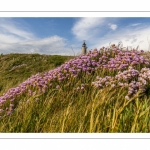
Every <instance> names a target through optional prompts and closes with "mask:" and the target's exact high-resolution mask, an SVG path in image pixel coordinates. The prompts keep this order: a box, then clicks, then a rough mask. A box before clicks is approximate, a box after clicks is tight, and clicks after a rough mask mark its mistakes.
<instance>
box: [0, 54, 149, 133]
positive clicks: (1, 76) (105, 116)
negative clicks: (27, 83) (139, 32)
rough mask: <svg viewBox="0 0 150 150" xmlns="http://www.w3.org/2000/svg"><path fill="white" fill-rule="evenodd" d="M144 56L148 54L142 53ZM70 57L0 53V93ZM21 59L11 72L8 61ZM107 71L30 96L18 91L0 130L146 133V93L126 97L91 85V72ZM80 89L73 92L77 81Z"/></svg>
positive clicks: (121, 90) (147, 97)
mask: <svg viewBox="0 0 150 150" xmlns="http://www.w3.org/2000/svg"><path fill="white" fill-rule="evenodd" d="M147 56H148V55H147ZM70 58H71V57H65V56H64V57H63V56H45V55H38V54H33V55H29V54H10V55H3V56H1V57H0V61H1V63H0V68H1V72H0V86H1V93H3V92H4V91H7V90H8V89H9V88H11V87H14V86H16V85H17V84H19V83H21V82H22V81H24V80H25V79H27V78H28V77H30V76H31V75H32V74H36V73H37V72H44V71H48V70H50V69H53V68H55V67H56V66H58V65H60V64H62V63H63V62H65V61H66V60H69V59H70ZM21 64H27V66H22V67H20V68H18V69H15V70H13V71H9V70H10V69H12V68H13V67H14V66H17V65H21ZM97 75H99V76H102V77H103V76H105V75H113V73H112V72H108V71H107V72H106V70H98V71H97V72H96V73H95V74H93V75H92V76H91V75H83V76H81V77H80V78H75V79H72V80H71V81H69V82H68V81H67V82H66V83H64V85H62V87H61V88H60V89H56V90H54V89H50V88H49V90H48V91H47V92H46V93H44V94H41V95H40V94H39V95H35V96H32V97H29V96H26V95H25V96H22V97H21V98H20V99H18V104H17V107H16V108H15V110H14V112H13V114H12V115H11V116H7V117H3V118H1V120H0V132H4V133H6V132H15V133H16V132H17V133H18V132H19V133H20V132H21V133H22V132H23V133H24V132H29V133H37V132H38V133H41V132H44V133H47V132H50V133H64V132H65V133H66V132H67V133H85V132H86V133H92V132H94V133H105V132H106V133H107V132H109V133H116V132H117V133H118V132H119V133H120V132H124V133H126V132H127V133H134V132H135V133H137V132H138V133H147V132H150V96H149V95H138V94H136V95H135V96H134V97H133V98H132V99H130V100H126V99H125V98H124V97H125V95H126V93H127V91H126V90H124V89H121V88H120V89H115V90H114V89H111V88H108V87H107V88H104V89H102V90H97V89H96V88H94V87H93V86H92V85H91V82H92V81H94V80H95V78H96V76H97ZM67 83H70V84H67ZM83 83H84V84H88V86H85V90H83V91H79V92H76V91H75V88H76V87H78V86H79V85H81V84H83Z"/></svg>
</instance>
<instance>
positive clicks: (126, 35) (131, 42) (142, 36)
mask: <svg viewBox="0 0 150 150" xmlns="http://www.w3.org/2000/svg"><path fill="white" fill-rule="evenodd" d="M147 39H148V41H149V42H148V41H147ZM120 41H121V42H122V43H123V46H124V47H127V46H129V47H132V48H136V47H137V46H139V49H143V50H149V49H148V47H149V45H150V27H149V26H147V27H145V26H144V27H142V26H141V27H140V29H139V28H134V29H133V28H123V29H121V30H117V31H116V32H114V33H112V32H111V33H107V34H106V35H104V37H103V38H99V39H97V41H95V43H94V44H93V45H91V47H94V48H95V47H96V48H98V49H99V48H101V47H103V46H105V47H107V46H109V43H111V44H118V43H119V42H120Z"/></svg>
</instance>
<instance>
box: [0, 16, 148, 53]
mask: <svg viewBox="0 0 150 150" xmlns="http://www.w3.org/2000/svg"><path fill="white" fill-rule="evenodd" d="M83 40H86V44H87V47H88V50H91V49H94V48H97V49H99V48H101V47H103V46H105V47H107V46H109V43H112V44H113V43H114V44H118V43H119V42H120V41H121V42H122V43H123V46H124V47H127V46H128V47H129V48H136V47H137V46H139V49H143V50H150V47H149V45H150V18H146V17H143V18H139V17H135V18H131V17H124V18H123V17H103V18H100V17H91V18H88V17H85V18H81V17H79V18H75V17H72V18H69V17H60V18H59V17H57V18H55V17H50V18H48V17H42V18H40V17H32V18H24V17H21V18H20V17H16V18H15V17H14V18H7V17H4V18H3V17H1V18H0V53H3V54H7V53H40V54H50V55H54V54H56V55H74V53H75V54H76V55H78V54H80V52H81V46H82V43H83ZM72 50H73V51H72Z"/></svg>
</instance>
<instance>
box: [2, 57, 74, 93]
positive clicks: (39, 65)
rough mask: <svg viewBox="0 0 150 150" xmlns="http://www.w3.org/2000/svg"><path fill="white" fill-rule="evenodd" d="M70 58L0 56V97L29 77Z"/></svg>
mask: <svg viewBox="0 0 150 150" xmlns="http://www.w3.org/2000/svg"><path fill="white" fill-rule="evenodd" d="M71 58H72V56H59V55H52V56H51V55H40V54H7V55H2V54H1V55H0V95H2V93H4V92H6V91H7V90H8V89H9V88H12V87H15V86H17V85H18V84H20V83H21V82H23V81H25V80H26V79H27V78H29V77H30V76H32V75H34V74H37V73H42V72H46V71H49V70H51V69H54V68H56V67H57V66H60V65H61V64H63V63H64V62H65V61H68V60H69V59H71Z"/></svg>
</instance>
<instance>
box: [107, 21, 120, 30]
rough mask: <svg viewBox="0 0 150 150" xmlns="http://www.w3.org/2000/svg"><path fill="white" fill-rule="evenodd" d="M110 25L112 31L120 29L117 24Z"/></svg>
mask: <svg viewBox="0 0 150 150" xmlns="http://www.w3.org/2000/svg"><path fill="white" fill-rule="evenodd" d="M108 25H109V27H110V29H112V30H116V29H117V27H118V26H117V25H116V24H111V23H109V24H108Z"/></svg>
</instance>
